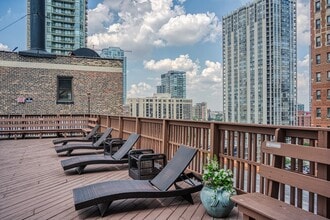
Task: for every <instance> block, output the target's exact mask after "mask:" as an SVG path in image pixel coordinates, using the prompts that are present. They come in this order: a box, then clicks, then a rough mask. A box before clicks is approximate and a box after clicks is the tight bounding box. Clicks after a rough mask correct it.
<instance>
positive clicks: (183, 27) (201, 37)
mask: <svg viewBox="0 0 330 220" xmlns="http://www.w3.org/2000/svg"><path fill="white" fill-rule="evenodd" d="M218 24H219V21H218V18H217V17H216V16H215V14H214V13H207V14H187V15H180V16H177V17H174V18H171V19H170V20H169V21H168V23H166V24H165V25H164V26H163V27H161V29H160V30H159V36H160V37H161V38H162V39H163V40H164V42H166V44H168V45H192V44H194V43H197V42H200V41H215V40H216V39H218V37H220V28H219V26H218Z"/></svg>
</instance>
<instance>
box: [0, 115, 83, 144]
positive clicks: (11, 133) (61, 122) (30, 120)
mask: <svg viewBox="0 0 330 220" xmlns="http://www.w3.org/2000/svg"><path fill="white" fill-rule="evenodd" d="M88 125H89V116H86V115H0V138H11V137H13V138H15V139H16V138H26V137H39V138H41V137H54V136H57V137H58V136H64V137H66V136H68V135H71V136H72V135H82V134H83V131H82V130H83V129H85V128H88Z"/></svg>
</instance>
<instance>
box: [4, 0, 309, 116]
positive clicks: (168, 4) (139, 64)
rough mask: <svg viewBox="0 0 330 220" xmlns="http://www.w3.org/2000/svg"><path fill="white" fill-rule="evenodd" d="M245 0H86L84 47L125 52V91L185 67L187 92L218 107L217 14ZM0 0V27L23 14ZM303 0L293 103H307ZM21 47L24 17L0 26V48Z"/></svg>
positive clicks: (148, 90)
mask: <svg viewBox="0 0 330 220" xmlns="http://www.w3.org/2000/svg"><path fill="white" fill-rule="evenodd" d="M248 2H250V1H247V0H89V5H88V6H89V17H88V35H89V37H88V47H89V48H92V49H94V50H96V51H99V50H101V49H102V48H106V47H109V46H118V47H120V48H122V49H124V50H127V51H131V52H127V53H126V55H127V60H128V64H127V65H128V68H127V69H128V72H127V93H128V96H129V97H146V96H152V95H153V93H155V92H156V86H157V85H159V84H160V75H161V74H163V73H165V72H167V71H168V70H182V71H186V72H187V98H191V99H193V102H194V103H196V102H202V101H206V102H207V103H208V108H211V109H212V110H222V49H221V19H222V17H223V16H225V15H227V14H229V13H231V12H232V11H234V10H235V9H237V8H239V7H240V6H243V5H245V4H246V3H248ZM26 13H27V12H26V0H15V1H3V0H2V1H0V29H2V28H4V27H5V26H7V25H9V24H11V23H12V22H14V21H16V20H18V19H19V18H22V17H24V16H25V15H26ZM309 22H310V19H309V1H308V0H297V27H298V30H297V37H298V61H297V64H298V103H302V104H305V109H306V110H307V107H309V72H308V71H309V55H308V54H309V52H308V47H309V41H310V39H309ZM15 47H18V49H17V51H22V50H25V49H26V18H23V19H22V20H19V21H18V22H16V23H15V24H13V25H12V26H10V27H8V28H6V29H5V30H2V31H0V50H13V49H14V48H15Z"/></svg>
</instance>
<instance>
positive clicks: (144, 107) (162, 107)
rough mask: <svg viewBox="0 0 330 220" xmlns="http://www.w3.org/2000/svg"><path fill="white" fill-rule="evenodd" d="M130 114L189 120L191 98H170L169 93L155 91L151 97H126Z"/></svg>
mask: <svg viewBox="0 0 330 220" xmlns="http://www.w3.org/2000/svg"><path fill="white" fill-rule="evenodd" d="M127 106H129V112H130V116H133V117H147V118H166V119H184V120H190V119H191V115H192V99H183V98H171V95H170V94H169V93H157V94H154V95H153V96H152V97H146V98H128V99H127Z"/></svg>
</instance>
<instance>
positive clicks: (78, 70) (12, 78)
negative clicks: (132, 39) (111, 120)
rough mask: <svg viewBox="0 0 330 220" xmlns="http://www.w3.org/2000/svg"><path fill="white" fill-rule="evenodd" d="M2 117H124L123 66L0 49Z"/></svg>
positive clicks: (115, 62)
mask: <svg viewBox="0 0 330 220" xmlns="http://www.w3.org/2000/svg"><path fill="white" fill-rule="evenodd" d="M0 88H1V93H0V97H1V99H0V115H15V114H17V115H22V114H23V115H28V114H30V115H47V114H55V115H57V114H112V115H121V114H122V95H123V94H122V91H123V88H122V62H121V61H119V60H111V59H102V58H87V57H76V56H61V55H56V56H55V57H54V58H48V57H40V56H39V57H32V56H21V55H19V53H14V52H5V51H0Z"/></svg>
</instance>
